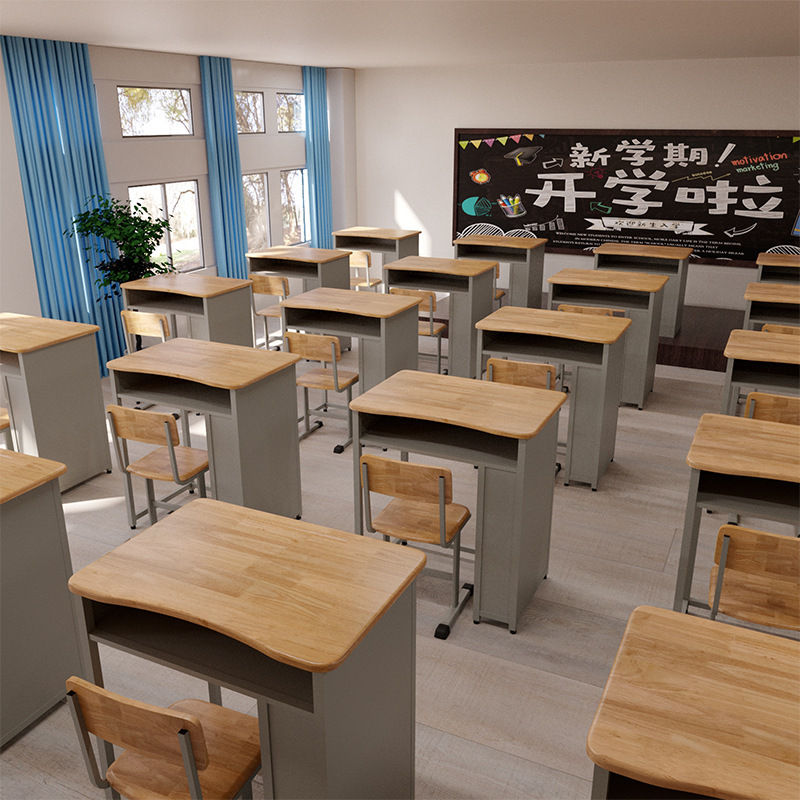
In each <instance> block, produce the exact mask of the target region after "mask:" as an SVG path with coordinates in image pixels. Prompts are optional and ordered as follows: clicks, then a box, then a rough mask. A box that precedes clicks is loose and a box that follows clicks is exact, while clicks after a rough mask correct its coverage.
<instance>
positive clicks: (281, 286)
mask: <svg viewBox="0 0 800 800" xmlns="http://www.w3.org/2000/svg"><path fill="white" fill-rule="evenodd" d="M247 277H248V278H249V279H250V280H251V281H253V294H270V295H274V296H275V297H280V298H282V299H283V300H285V299H286V298H287V297H288V296H289V279H288V278H284V277H282V276H280V275H262V274H260V273H258V272H251V273H250V274H249V275H248V276H247Z"/></svg>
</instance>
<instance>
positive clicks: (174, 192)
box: [166, 181, 203, 270]
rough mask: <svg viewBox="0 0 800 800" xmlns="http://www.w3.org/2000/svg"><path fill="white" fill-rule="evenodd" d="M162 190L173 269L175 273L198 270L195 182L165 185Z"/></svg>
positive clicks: (197, 221)
mask: <svg viewBox="0 0 800 800" xmlns="http://www.w3.org/2000/svg"><path fill="white" fill-rule="evenodd" d="M166 190H167V210H168V213H169V221H170V228H171V233H170V234H169V236H170V240H171V245H172V263H173V266H175V267H177V268H178V269H179V270H187V269H195V268H197V267H202V266H203V258H202V254H201V252H200V214H199V213H198V210H197V208H198V206H197V181H179V182H177V183H168V184H166Z"/></svg>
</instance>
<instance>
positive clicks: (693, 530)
mask: <svg viewBox="0 0 800 800" xmlns="http://www.w3.org/2000/svg"><path fill="white" fill-rule="evenodd" d="M700 474H701V472H700V470H697V469H693V470H692V474H691V476H690V478H689V497H688V499H687V501H686V518H685V521H684V525H683V539H682V541H681V554H680V559H679V561H678V577H677V581H676V584H675V599H674V601H673V604H672V609H673V611H680V612H681V613H685V612H686V609H687V608H688V607H689V595H690V593H691V591H692V576H693V574H694V561H695V556H696V554H697V537H698V534H699V532H700V517H701V515H702V509H701V508H700V507H699V506H698V505H697V488H698V485H699V482H700Z"/></svg>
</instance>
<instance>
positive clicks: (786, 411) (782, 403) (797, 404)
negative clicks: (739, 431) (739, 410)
mask: <svg viewBox="0 0 800 800" xmlns="http://www.w3.org/2000/svg"><path fill="white" fill-rule="evenodd" d="M744 415H745V416H746V417H751V418H752V419H763V420H766V421H767V422H782V423H784V424H785V425H800V397H789V396H787V395H782V394H768V393H767V392H750V394H748V395H747V400H745V406H744Z"/></svg>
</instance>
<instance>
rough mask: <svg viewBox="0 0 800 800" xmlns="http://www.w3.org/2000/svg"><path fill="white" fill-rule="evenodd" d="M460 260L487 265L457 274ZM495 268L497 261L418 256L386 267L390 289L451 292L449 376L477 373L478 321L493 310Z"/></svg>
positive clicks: (448, 339) (469, 375) (468, 376)
mask: <svg viewBox="0 0 800 800" xmlns="http://www.w3.org/2000/svg"><path fill="white" fill-rule="evenodd" d="M458 263H460V264H462V265H469V264H470V263H472V264H482V265H484V266H483V267H482V268H481V271H475V272H473V274H457V273H456V272H454V271H453V269H452V267H453V266H454V265H458ZM425 265H427V266H425ZM420 267H422V268H420ZM496 268H497V262H494V261H471V259H458V260H453V259H440V258H430V259H429V258H421V257H415V258H412V259H408V260H404V261H397V262H394V263H392V264H389V265H388V266H386V267H384V269H383V280H384V283H385V284H386V286H387V288H388V287H391V286H397V287H399V288H402V289H423V290H425V291H429V292H446V293H448V294H449V295H450V319H449V321H448V326H447V341H448V345H447V371H448V373H449V374H450V375H457V376H460V377H462V378H471V377H472V376H473V375H475V369H476V364H477V356H478V336H477V332H476V330H475V323H476V322H478V321H479V320H482V319H483V318H484V317H488V316H489V314H491V313H492V304H493V302H494V300H493V296H494V271H495V269H496Z"/></svg>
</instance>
